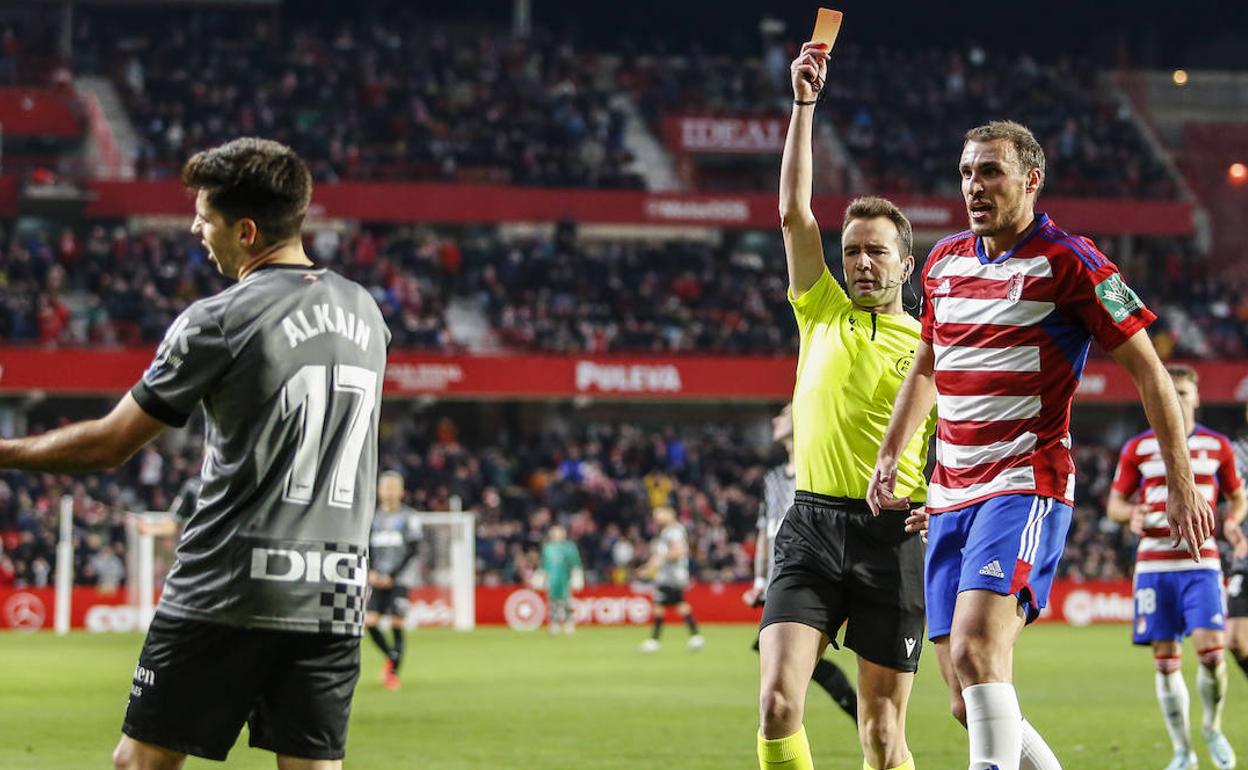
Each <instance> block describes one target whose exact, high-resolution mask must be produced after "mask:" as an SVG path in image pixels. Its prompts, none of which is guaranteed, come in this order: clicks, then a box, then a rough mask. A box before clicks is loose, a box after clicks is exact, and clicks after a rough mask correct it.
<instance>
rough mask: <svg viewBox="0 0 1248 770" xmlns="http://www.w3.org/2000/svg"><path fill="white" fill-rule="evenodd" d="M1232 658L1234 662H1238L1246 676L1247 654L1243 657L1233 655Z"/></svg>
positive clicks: (1247, 667) (1247, 673)
mask: <svg viewBox="0 0 1248 770" xmlns="http://www.w3.org/2000/svg"><path fill="white" fill-rule="evenodd" d="M1234 658H1235V662H1236V663H1238V664H1239V667H1240V668H1242V669H1243V670H1244V676H1248V655H1244V656H1243V657H1240V656H1238V655H1235V656H1234Z"/></svg>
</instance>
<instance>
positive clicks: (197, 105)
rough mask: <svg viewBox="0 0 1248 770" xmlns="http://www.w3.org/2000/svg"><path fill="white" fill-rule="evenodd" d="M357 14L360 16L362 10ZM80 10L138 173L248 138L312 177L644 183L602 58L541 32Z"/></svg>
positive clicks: (347, 17) (346, 17)
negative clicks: (136, 155) (293, 157)
mask: <svg viewBox="0 0 1248 770" xmlns="http://www.w3.org/2000/svg"><path fill="white" fill-rule="evenodd" d="M362 10H363V9H362ZM391 10H392V13H387V14H385V15H384V18H383V17H381V16H379V15H370V14H369V13H366V12H362V13H360V14H354V15H352V14H343V13H340V12H339V13H326V14H320V13H313V14H303V13H291V14H289V15H288V16H286V17H285V18H282V19H280V21H279V20H277V19H275V18H273V17H271V16H267V15H264V14H260V13H257V14H255V15H254V17H249V18H248V19H247V20H246V21H245V22H243V23H240V20H239V18H238V16H237V14H235V13H234V12H233V11H231V12H229V13H222V12H213V11H203V12H195V13H188V12H186V11H185V10H178V11H171V12H168V13H154V12H149V11H147V10H145V11H143V12H142V13H136V14H126V13H120V14H114V13H112V12H110V13H109V14H108V15H107V16H106V15H103V14H99V15H91V14H88V15H85V16H84V17H83V19H82V21H81V22H80V24H79V26H78V28H77V29H76V34H75V45H76V47H77V49H76V50H77V54H76V55H77V59H78V62H79V66H80V67H83V68H84V69H88V70H101V71H103V72H105V73H107V74H110V75H112V76H113V77H114V79H115V80H116V82H117V85H118V88H119V91H120V93H121V95H122V97H123V100H124V102H125V105H126V108H127V111H128V112H129V115H130V118H131V120H132V122H133V123H134V124H135V126H136V128H137V129H138V131H139V133H140V135H141V137H142V139H143V140H144V148H143V154H142V156H141V158H140V166H141V168H140V173H141V174H142V175H168V174H170V173H176V170H177V168H178V167H179V166H180V164H181V163H182V162H183V161H184V160H185V159H186V158H187V157H188V156H189V154H190V153H191V152H193V151H195V150H197V149H201V148H203V147H206V146H211V145H214V144H218V143H220V142H223V141H226V140H228V139H232V138H234V137H236V136H239V135H262V136H265V137H268V138H271V139H276V140H278V141H281V142H284V143H286V144H289V145H290V146H292V147H294V148H295V149H296V150H297V151H298V152H299V153H300V154H301V155H302V156H303V157H304V158H306V159H308V161H309V163H310V164H311V166H312V170H313V173H314V175H315V176H316V177H317V179H319V180H326V181H332V180H338V179H367V180H386V179H421V180H426V181H438V180H443V181H476V182H496V183H510V184H520V185H550V186H559V187H600V188H603V187H605V188H612V187H615V188H618V187H639V186H641V180H640V178H639V177H637V176H636V175H635V174H633V173H632V172H631V171H630V170H629V166H630V165H631V161H632V159H631V157H630V155H629V153H628V152H627V151H626V149H625V147H624V129H625V113H624V111H623V110H622V109H621V108H620V106H619V105H618V104H617V102H616V100H617V92H616V91H615V90H614V89H613V88H611V82H610V78H609V77H608V74H609V73H608V72H607V70H605V69H604V65H603V64H602V62H601V61H600V60H599V59H598V58H596V57H594V56H588V55H584V54H577V53H576V52H574V51H573V50H572V49H571V48H570V47H569V46H567V45H564V44H562V43H561V42H560V41H558V40H555V39H552V38H550V37H547V36H544V35H540V34H539V35H535V36H533V37H531V38H529V39H526V40H518V39H512V38H508V37H506V36H503V35H501V34H499V35H490V34H486V35H482V34H480V32H477V33H475V34H469V35H463V34H457V33H456V32H455V31H454V30H453V29H439V30H437V31H434V30H433V28H431V26H430V24H429V23H428V21H427V20H422V19H421V18H420V15H419V13H417V11H416V8H415V7H414V6H413V7H408V6H406V5H397V6H396V7H395V8H392V9H391Z"/></svg>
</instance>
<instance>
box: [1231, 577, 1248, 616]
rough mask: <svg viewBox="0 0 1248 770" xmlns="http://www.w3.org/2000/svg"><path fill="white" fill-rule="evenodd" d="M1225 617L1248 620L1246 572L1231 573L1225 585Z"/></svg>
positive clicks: (1247, 578) (1247, 579) (1247, 582)
mask: <svg viewBox="0 0 1248 770" xmlns="http://www.w3.org/2000/svg"><path fill="white" fill-rule="evenodd" d="M1226 616H1227V617H1228V618H1248V572H1242V571H1241V572H1232V573H1231V578H1230V580H1228V581H1227V583H1226Z"/></svg>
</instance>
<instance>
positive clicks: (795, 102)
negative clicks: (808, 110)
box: [793, 99, 819, 107]
mask: <svg viewBox="0 0 1248 770" xmlns="http://www.w3.org/2000/svg"><path fill="white" fill-rule="evenodd" d="M793 103H794V104H800V105H802V106H803V107H805V106H807V105H811V104H818V103H819V100H818V99H811V100H810V101H808V102H804V101H802V100H801V99H794V100H793Z"/></svg>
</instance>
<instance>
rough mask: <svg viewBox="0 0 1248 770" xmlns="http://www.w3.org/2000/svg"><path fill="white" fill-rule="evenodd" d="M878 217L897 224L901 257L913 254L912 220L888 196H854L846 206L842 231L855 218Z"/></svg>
mask: <svg viewBox="0 0 1248 770" xmlns="http://www.w3.org/2000/svg"><path fill="white" fill-rule="evenodd" d="M878 217H883V218H885V219H887V220H888V221H890V222H892V223H893V225H894V226H896V228H897V247H898V249H899V250H900V252H901V254H900V256H901V258H902V259H905V258H906V257H909V256H911V254H912V253H913V249H914V228H912V227H911V226H910V220H909V219H906V215H905V214H903V213H901V209H899V208H897V204H895V203H893V202H892V201H890V200H889V199H887V198H877V197H875V196H866V197H862V198H854V199H853V200H852V201H850V202H849V205H848V206H846V207H845V221H844V222H842V223H841V232H844V231H845V228H846V227H849V223H850V222H852V221H854V220H855V219H876V218H878Z"/></svg>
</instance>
